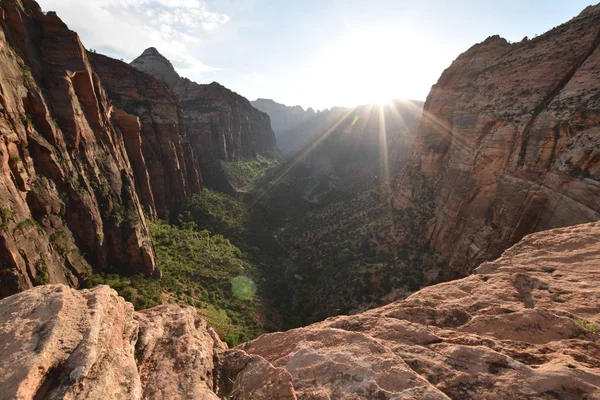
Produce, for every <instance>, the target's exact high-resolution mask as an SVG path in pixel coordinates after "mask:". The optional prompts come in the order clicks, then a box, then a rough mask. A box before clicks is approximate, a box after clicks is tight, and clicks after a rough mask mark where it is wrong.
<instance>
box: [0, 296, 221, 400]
mask: <svg viewBox="0 0 600 400" xmlns="http://www.w3.org/2000/svg"><path fill="white" fill-rule="evenodd" d="M0 318H1V320H2V327H1V328H0V337H1V338H2V343H5V348H4V350H3V351H2V354H0V377H1V381H2V393H0V398H2V399H33V398H40V399H41V398H43V399H63V398H66V399H75V398H79V399H81V398H86V399H106V398H107V396H109V397H110V398H111V399H139V398H144V399H163V398H179V399H218V397H217V396H216V395H215V394H214V393H213V391H212V388H213V379H212V373H213V368H214V367H213V355H214V350H215V348H216V349H219V348H221V347H220V346H222V343H221V342H220V341H218V339H217V340H215V339H213V337H212V336H211V334H210V332H209V330H208V329H207V327H206V322H204V321H203V320H201V319H199V318H198V317H197V316H196V314H195V311H194V310H193V309H191V308H189V309H182V308H179V307H177V306H162V307H159V308H156V309H152V310H147V311H143V312H138V313H134V311H133V306H132V305H131V304H130V303H127V302H125V301H124V300H123V299H122V298H121V297H119V296H118V295H117V293H116V292H115V291H114V290H112V289H110V288H109V287H108V286H99V287H97V288H95V289H93V290H91V291H88V290H83V291H81V292H77V291H75V290H73V289H69V288H67V287H66V286H60V285H45V286H41V287H38V288H35V289H32V290H28V291H25V292H23V293H19V294H17V295H15V296H11V297H9V298H6V299H4V300H2V301H0Z"/></svg>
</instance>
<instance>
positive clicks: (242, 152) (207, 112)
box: [131, 48, 275, 188]
mask: <svg viewBox="0 0 600 400" xmlns="http://www.w3.org/2000/svg"><path fill="white" fill-rule="evenodd" d="M131 65H132V66H133V67H135V68H137V69H139V70H141V71H144V72H147V73H149V74H151V75H153V76H155V77H157V78H159V79H162V80H163V81H164V82H166V83H167V85H169V87H170V88H171V89H173V91H174V92H175V93H176V94H177V95H178V96H179V98H180V99H181V102H182V104H183V115H184V121H185V125H186V129H187V136H188V138H189V141H190V144H191V145H192V147H193V148H194V150H195V151H196V154H197V156H198V159H199V161H200V165H201V168H202V173H203V174H204V177H205V182H206V184H207V185H209V186H211V187H217V188H223V182H222V178H221V175H220V168H219V162H220V161H235V160H238V159H240V158H252V157H255V156H256V155H258V154H261V155H269V154H272V153H273V151H274V150H275V134H274V133H273V129H272V128H271V122H270V119H269V116H268V115H267V114H265V113H263V112H261V111H258V110H257V109H255V108H254V107H252V105H251V104H250V102H249V101H248V99H246V98H245V97H242V96H240V95H239V94H237V93H235V92H232V91H231V90H229V89H227V88H225V87H223V86H222V85H220V84H218V83H216V82H213V83H211V84H208V85H205V84H198V83H195V82H192V81H190V80H189V79H186V78H181V77H179V75H178V74H177V72H176V71H175V69H174V68H173V65H172V64H171V62H170V61H169V60H167V59H166V58H165V57H163V56H162V55H161V54H160V53H159V52H158V51H157V50H156V49H155V48H149V49H147V50H146V51H144V53H143V54H142V55H141V56H140V57H138V58H136V59H135V60H134V61H133V62H132V63H131Z"/></svg>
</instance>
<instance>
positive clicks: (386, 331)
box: [0, 223, 600, 400]
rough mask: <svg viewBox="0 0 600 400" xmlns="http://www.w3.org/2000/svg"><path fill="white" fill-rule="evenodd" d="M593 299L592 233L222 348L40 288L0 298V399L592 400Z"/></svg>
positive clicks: (598, 259)
mask: <svg viewBox="0 0 600 400" xmlns="http://www.w3.org/2000/svg"><path fill="white" fill-rule="evenodd" d="M598 299H600V223H593V224H587V225H579V226H575V227H570V228H562V229H557V230H552V231H546V232H541V233H536V234H533V235H530V236H527V237H526V238H525V239H523V240H522V241H521V242H519V243H518V244H517V245H516V246H514V247H512V248H511V249H509V250H508V251H506V252H505V253H504V254H503V256H502V257H501V258H499V259H498V260H497V261H495V262H487V263H484V264H482V265H481V266H480V267H479V268H477V270H476V271H475V273H474V274H473V275H471V276H470V277H468V278H465V279H461V280H457V281H454V282H449V283H444V284H439V285H435V286H431V287H428V288H426V289H423V290H421V291H419V292H417V293H415V294H414V295H412V296H410V297H409V298H407V299H406V300H403V301H399V302H396V303H392V304H390V305H387V306H385V307H382V308H377V309H374V310H371V311H367V312H365V313H362V314H357V315H352V316H340V317H334V318H329V319H327V320H325V321H323V322H320V323H317V324H313V325H310V326H307V327H305V328H300V329H294V330H291V331H287V332H279V333H272V334H267V335H263V336H261V337H259V338H258V339H256V340H254V341H251V342H248V343H246V344H243V345H241V346H239V347H237V348H235V349H231V350H228V349H227V346H226V345H225V344H224V343H223V342H221V340H220V339H219V338H218V336H217V335H216V333H215V332H214V331H213V330H212V329H211V328H208V327H207V326H206V322H204V321H203V320H202V319H200V318H198V316H197V314H196V311H195V310H194V309H193V308H191V307H188V308H181V307H179V306H175V305H170V306H160V307H157V308H154V309H150V310H145V311H141V312H134V310H133V306H132V305H131V304H129V303H127V302H125V301H124V300H123V299H122V298H121V297H119V296H117V293H116V292H115V291H114V290H112V289H110V288H108V287H107V286H99V287H96V288H94V289H92V290H82V291H79V292H78V291H76V290H74V289H70V288H68V287H66V286H63V285H44V286H39V287H36V288H34V289H31V290H27V291H25V292H22V293H19V294H16V295H13V296H10V297H8V298H5V299H3V300H0V322H1V324H0V343H3V344H4V345H3V346H4V347H3V351H2V352H0V382H1V384H0V386H1V388H2V390H1V391H0V399H31V398H45V399H59V398H60V399H62V398H67V399H72V398H87V399H104V398H106V396H107V394H110V398H115V399H121V398H123V399H125V398H143V399H165V398H177V399H218V398H227V399H236V400H242V399H248V398H252V399H281V400H283V399H286V400H287V399H289V400H293V399H369V400H370V399H395V398H411V399H428V400H429V399H448V398H452V399H482V400H483V399H503V400H513V399H514V400H517V399H525V398H531V399H548V400H550V399H556V398H561V399H575V398H578V399H580V398H581V399H584V398H585V399H598V394H599V393H600V362H599V360H600V336H599V335H600V331H599V330H598V328H597V327H598V326H599V325H600V302H599V301H598Z"/></svg>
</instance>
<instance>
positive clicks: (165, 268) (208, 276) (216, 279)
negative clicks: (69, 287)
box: [87, 221, 262, 346]
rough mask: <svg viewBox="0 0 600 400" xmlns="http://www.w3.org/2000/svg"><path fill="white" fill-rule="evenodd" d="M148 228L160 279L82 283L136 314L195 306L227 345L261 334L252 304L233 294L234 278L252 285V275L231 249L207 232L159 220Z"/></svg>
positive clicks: (104, 277) (105, 277)
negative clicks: (112, 294)
mask: <svg viewBox="0 0 600 400" xmlns="http://www.w3.org/2000/svg"><path fill="white" fill-rule="evenodd" d="M149 225H150V231H151V234H152V238H153V240H154V244H155V247H156V253H157V261H158V267H159V268H160V270H161V271H162V273H163V279H162V280H159V279H155V278H145V277H143V276H141V275H138V276H133V277H122V276H119V275H116V274H99V275H94V276H92V277H91V278H90V279H88V281H87V286H88V287H91V286H95V285H98V284H107V285H109V286H111V287H112V288H113V289H115V290H117V292H119V294H120V295H121V296H123V297H124V298H125V299H126V300H128V301H131V302H132V303H133V304H134V305H135V307H136V309H143V308H148V307H153V306H156V305H158V304H161V303H163V302H165V303H170V302H175V303H178V304H187V305H191V306H194V307H197V308H198V311H199V314H200V315H202V316H204V317H205V318H206V320H207V321H208V323H209V325H211V326H213V327H214V328H215V329H216V330H217V332H219V335H220V336H221V338H223V340H225V341H226V342H227V343H229V345H231V346H235V345H236V344H238V343H241V342H243V341H247V340H250V339H252V338H254V337H256V336H257V335H258V334H260V333H261V332H262V329H261V328H260V326H259V325H258V323H257V322H256V318H255V307H256V305H257V303H258V300H256V299H254V298H245V297H236V296H235V294H234V291H233V284H234V282H235V280H236V278H237V277H239V276H242V275H245V276H250V277H253V278H254V280H256V277H257V275H258V274H257V272H256V269H255V268H254V266H253V265H252V264H251V263H250V262H248V260H247V259H246V257H245V256H244V254H242V252H241V251H240V250H239V249H238V248H237V247H236V246H234V245H233V244H231V242H230V241H229V240H227V239H225V238H224V237H223V236H222V235H216V234H212V233H210V232H209V231H207V230H198V229H194V228H193V227H190V226H185V227H177V226H173V225H169V224H167V223H165V222H160V221H156V222H150V223H149Z"/></svg>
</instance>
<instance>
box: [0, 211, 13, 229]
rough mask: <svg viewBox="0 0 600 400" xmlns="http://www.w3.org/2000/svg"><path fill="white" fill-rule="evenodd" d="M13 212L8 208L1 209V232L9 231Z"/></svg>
mask: <svg viewBox="0 0 600 400" xmlns="http://www.w3.org/2000/svg"><path fill="white" fill-rule="evenodd" d="M10 217H11V212H10V210H9V209H8V208H3V207H0V231H2V232H6V231H8V221H9V220H10Z"/></svg>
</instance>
